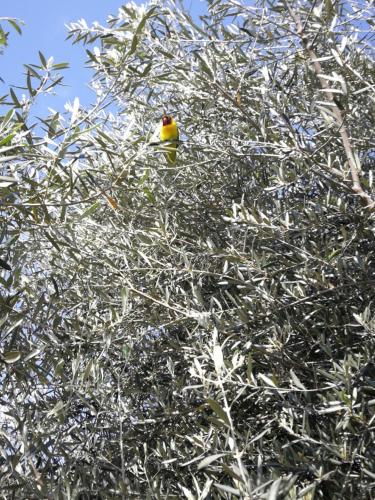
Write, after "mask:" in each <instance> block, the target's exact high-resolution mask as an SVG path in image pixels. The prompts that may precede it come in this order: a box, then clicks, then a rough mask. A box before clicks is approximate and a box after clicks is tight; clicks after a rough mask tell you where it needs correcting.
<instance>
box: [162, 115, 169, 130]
mask: <svg viewBox="0 0 375 500" xmlns="http://www.w3.org/2000/svg"><path fill="white" fill-rule="evenodd" d="M161 119H162V121H163V127H164V126H165V125H170V124H171V123H172V117H171V116H168V115H163V116H162V117H161Z"/></svg>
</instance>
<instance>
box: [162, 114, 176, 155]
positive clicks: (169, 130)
mask: <svg viewBox="0 0 375 500" xmlns="http://www.w3.org/2000/svg"><path fill="white" fill-rule="evenodd" d="M161 120H162V126H161V128H160V140H161V141H162V142H164V141H178V139H179V136H180V134H179V132H178V127H177V123H176V122H175V121H174V119H173V118H172V117H171V116H168V115H163V116H162V117H161ZM177 146H178V144H177V143H175V144H168V145H166V146H165V149H166V151H167V153H166V154H165V156H166V158H167V160H168V163H174V162H175V161H176V150H177Z"/></svg>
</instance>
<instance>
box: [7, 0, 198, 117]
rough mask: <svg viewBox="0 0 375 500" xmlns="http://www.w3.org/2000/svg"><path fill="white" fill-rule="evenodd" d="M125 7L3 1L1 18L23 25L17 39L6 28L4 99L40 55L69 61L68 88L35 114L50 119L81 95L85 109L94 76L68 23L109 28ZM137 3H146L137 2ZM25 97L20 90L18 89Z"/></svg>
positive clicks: (97, 0) (96, 0)
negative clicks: (109, 20)
mask: <svg viewBox="0 0 375 500" xmlns="http://www.w3.org/2000/svg"><path fill="white" fill-rule="evenodd" d="M124 3H126V1H123V2H122V1H121V0H60V1H59V0H52V1H48V0H13V1H9V0H8V1H3V2H2V6H1V7H2V8H1V13H0V16H1V17H15V18H18V19H21V20H22V21H24V22H25V25H24V26H23V28H22V35H21V36H20V35H18V34H17V33H16V32H15V31H14V30H13V29H12V28H9V27H8V25H5V24H4V26H3V28H4V29H6V31H10V33H11V34H10V37H9V46H8V47H6V49H5V51H4V54H3V55H2V56H0V77H1V78H2V79H3V80H4V82H5V84H1V83H0V95H4V94H6V93H7V92H8V88H9V86H11V85H23V84H24V82H25V79H24V76H23V73H24V68H23V64H39V63H40V61H39V56H38V51H39V50H40V51H41V52H42V53H43V54H44V56H45V57H46V58H47V59H48V58H49V57H50V56H53V58H54V62H55V63H60V62H68V63H69V65H70V69H68V70H64V71H63V72H62V74H63V75H64V83H65V85H67V86H66V87H58V89H57V95H56V96H43V97H42V98H40V99H39V101H38V103H37V105H36V106H35V107H34V110H33V114H34V115H36V116H40V117H43V116H46V115H47V114H48V107H52V108H53V109H55V110H57V111H60V112H63V111H64V104H65V102H67V101H73V100H74V98H75V97H76V96H77V97H79V99H80V102H81V104H82V105H84V106H87V105H88V104H89V103H90V102H92V101H93V100H94V97H93V95H92V92H91V91H90V90H89V89H88V82H89V81H90V75H91V72H90V70H89V69H88V68H85V61H86V59H87V57H86V53H85V48H84V46H83V45H82V44H77V45H72V43H71V41H70V40H65V38H66V36H67V29H66V27H65V24H68V23H70V22H72V21H77V20H78V19H81V18H83V19H85V20H86V21H87V23H88V24H91V23H92V22H93V21H98V22H99V23H100V24H103V25H104V24H105V22H106V19H107V17H108V16H109V15H111V14H112V15H116V14H117V12H118V8H119V7H120V6H121V5H123V4H124ZM136 3H138V4H142V3H145V2H143V1H142V0H137V2H136ZM186 5H187V6H188V8H189V7H192V6H194V7H193V9H192V8H190V9H189V10H190V12H191V13H192V14H193V15H194V14H196V13H197V10H198V9H199V10H200V11H201V12H202V7H203V6H202V4H201V2H200V1H199V0H187V1H186ZM17 93H19V94H21V93H22V91H17Z"/></svg>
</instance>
